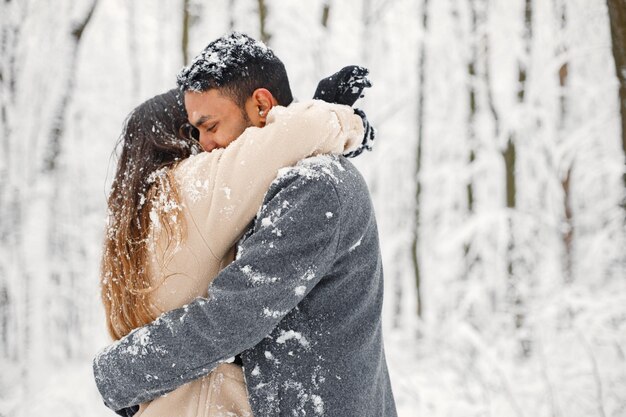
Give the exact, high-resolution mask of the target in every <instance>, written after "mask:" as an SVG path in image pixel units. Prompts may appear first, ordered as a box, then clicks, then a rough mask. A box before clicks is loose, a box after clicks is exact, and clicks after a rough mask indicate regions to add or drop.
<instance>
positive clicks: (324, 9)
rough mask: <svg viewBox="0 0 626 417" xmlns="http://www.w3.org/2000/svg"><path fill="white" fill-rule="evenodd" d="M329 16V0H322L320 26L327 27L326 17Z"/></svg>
mask: <svg viewBox="0 0 626 417" xmlns="http://www.w3.org/2000/svg"><path fill="white" fill-rule="evenodd" d="M329 18H330V0H324V5H323V6H322V21H321V23H322V27H324V28H328V19H329Z"/></svg>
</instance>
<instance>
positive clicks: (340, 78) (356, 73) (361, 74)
mask: <svg viewBox="0 0 626 417" xmlns="http://www.w3.org/2000/svg"><path fill="white" fill-rule="evenodd" d="M367 74H369V70H368V69H367V68H364V67H359V66H357V65H350V66H347V67H343V68H342V69H341V70H340V71H339V72H336V73H334V74H333V75H331V76H330V77H326V78H324V79H323V80H322V81H320V82H319V84H317V89H316V90H315V94H314V95H313V98H314V99H317V100H324V101H325V102H327V103H336V104H345V105H348V106H352V105H353V104H354V103H355V102H356V101H357V100H358V99H359V98H360V97H363V95H362V94H363V90H364V89H365V88H367V87H371V86H372V83H371V82H370V80H369V79H368V78H367Z"/></svg>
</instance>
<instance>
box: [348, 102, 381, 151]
mask: <svg viewBox="0 0 626 417" xmlns="http://www.w3.org/2000/svg"><path fill="white" fill-rule="evenodd" d="M354 112H355V113H356V114H358V115H359V116H361V120H363V127H364V128H365V134H364V135H363V142H361V146H359V147H358V148H356V149H355V150H353V151H352V152H348V153H345V154H343V156H345V157H346V158H354V157H355V156H359V155H361V153H362V152H363V151H364V150H366V149H367V150H368V151H371V150H372V145H373V142H374V139H375V138H376V129H374V128H373V127H372V125H370V122H369V120H367V117H366V116H365V113H364V112H363V110H361V109H354Z"/></svg>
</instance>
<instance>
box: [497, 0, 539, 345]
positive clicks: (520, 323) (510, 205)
mask: <svg viewBox="0 0 626 417" xmlns="http://www.w3.org/2000/svg"><path fill="white" fill-rule="evenodd" d="M532 4H533V3H532V0H524V37H523V39H524V52H525V54H524V60H521V59H520V60H519V61H518V82H519V90H518V91H517V99H518V103H519V104H520V106H523V105H524V103H525V101H526V88H527V86H526V83H527V76H528V73H527V71H528V68H527V62H528V61H530V57H531V48H532V38H533V26H532V18H533V14H532V11H533V8H532ZM515 140H516V137H515V135H514V134H512V135H510V136H509V139H508V141H507V144H506V148H505V149H504V150H503V152H502V156H503V158H504V165H505V171H506V206H507V209H508V210H509V212H510V214H509V244H508V247H507V272H508V287H507V292H508V298H509V302H510V303H511V306H512V307H513V311H514V314H513V320H514V325H515V328H516V329H518V330H519V329H521V328H523V327H524V325H525V321H526V316H525V314H524V311H523V310H524V300H523V298H522V294H521V293H520V290H519V284H520V276H519V274H518V273H516V271H515V244H516V234H515V227H514V218H513V217H514V216H513V214H514V212H515V209H516V201H515V200H516V186H517V185H516V169H515V165H516V158H517V156H516V148H515ZM530 345H531V343H530V340H529V339H528V338H526V337H522V339H521V349H522V355H523V356H524V357H529V356H530V354H531V347H530Z"/></svg>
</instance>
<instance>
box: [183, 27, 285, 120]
mask: <svg viewBox="0 0 626 417" xmlns="http://www.w3.org/2000/svg"><path fill="white" fill-rule="evenodd" d="M177 81H178V86H179V87H180V89H181V90H182V91H183V92H185V91H200V92H203V91H208V90H210V89H213V88H215V89H218V90H221V91H222V92H224V93H226V94H227V95H228V96H229V97H231V98H232V99H233V100H234V101H235V103H237V104H238V105H239V106H240V107H242V108H243V106H244V105H245V102H246V100H247V99H248V98H249V97H250V96H252V93H253V92H254V90H256V89H257V88H266V89H267V90H269V91H270V92H271V93H272V95H273V96H274V98H276V100H277V101H278V104H280V105H282V106H287V105H289V104H290V103H291V102H292V101H293V96H292V94H291V88H290V87H289V79H288V78H287V71H285V66H284V65H283V63H282V61H281V60H280V59H278V57H276V55H274V52H272V50H271V49H269V48H268V47H267V45H265V44H264V43H263V42H260V41H257V40H255V39H252V38H251V37H249V36H248V35H245V34H243V33H238V32H233V33H230V34H228V35H226V36H223V37H221V38H219V39H216V40H214V41H213V42H211V43H210V44H208V45H207V47H206V48H204V50H203V51H202V52H201V53H200V55H198V56H197V57H196V58H194V60H193V61H192V62H191V64H189V66H187V67H185V68H183V69H182V70H181V71H180V73H179V74H178V77H177Z"/></svg>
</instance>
